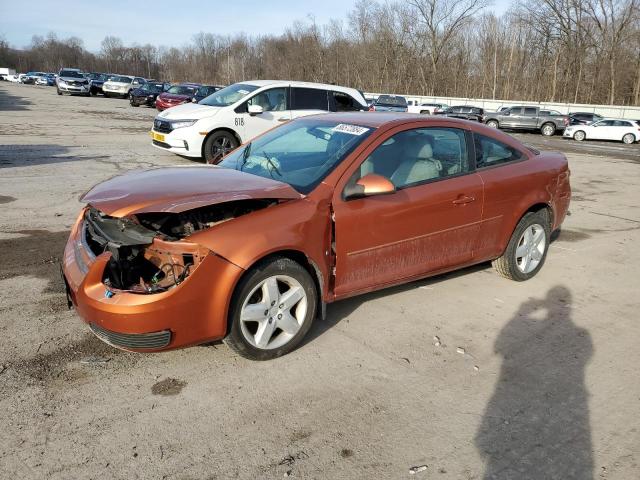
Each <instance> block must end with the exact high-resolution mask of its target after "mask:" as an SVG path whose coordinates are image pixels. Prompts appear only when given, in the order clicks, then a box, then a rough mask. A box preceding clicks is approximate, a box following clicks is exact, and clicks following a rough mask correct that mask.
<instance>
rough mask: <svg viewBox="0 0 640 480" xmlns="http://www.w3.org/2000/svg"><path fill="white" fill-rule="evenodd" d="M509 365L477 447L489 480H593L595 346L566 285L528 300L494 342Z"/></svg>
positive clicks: (503, 366)
mask: <svg viewBox="0 0 640 480" xmlns="http://www.w3.org/2000/svg"><path fill="white" fill-rule="evenodd" d="M495 351H496V353H498V354H500V355H502V357H504V360H503V362H502V368H501V371H500V377H499V379H498V383H497V385H496V389H495V392H494V394H493V396H492V397H491V400H490V401H489V404H488V405H487V408H486V411H485V413H484V417H483V419H482V423H481V426H480V429H479V431H478V433H477V435H476V438H475V442H476V446H477V448H478V449H479V451H480V453H481V455H482V456H483V457H484V458H485V460H486V469H485V473H484V477H483V478H484V479H485V480H490V479H491V480H526V479H536V480H551V479H558V480H570V479H572V480H589V479H593V456H592V447H591V431H590V424H589V407H588V392H587V389H586V387H585V384H584V377H585V367H586V365H587V362H588V361H589V358H590V357H591V354H592V352H593V347H592V344H591V338H590V335H589V333H588V332H587V330H585V329H583V328H580V327H578V326H576V325H575V324H574V323H573V320H572V318H571V292H570V291H569V290H568V289H567V288H566V287H564V286H556V287H554V288H552V289H551V290H549V292H548V293H547V296H546V298H544V299H542V300H541V299H530V300H528V301H527V302H525V303H523V304H522V305H521V306H520V309H519V310H518V312H517V313H516V315H515V316H514V317H513V318H512V319H511V320H510V321H509V323H508V324H507V325H506V326H505V327H504V328H503V329H502V331H501V332H500V335H499V336H498V339H497V340H496V343H495Z"/></svg>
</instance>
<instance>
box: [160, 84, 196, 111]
mask: <svg viewBox="0 0 640 480" xmlns="http://www.w3.org/2000/svg"><path fill="white" fill-rule="evenodd" d="M200 87H201V85H200V84H199V83H181V84H180V85H174V86H173V87H171V88H169V90H167V91H166V92H164V93H161V94H160V95H158V98H156V108H157V109H158V111H160V112H161V111H163V110H166V109H167V108H171V107H175V106H176V105H182V104H183V103H188V102H190V101H191V99H192V98H194V97H195V96H196V93H197V92H198V89H199V88H200Z"/></svg>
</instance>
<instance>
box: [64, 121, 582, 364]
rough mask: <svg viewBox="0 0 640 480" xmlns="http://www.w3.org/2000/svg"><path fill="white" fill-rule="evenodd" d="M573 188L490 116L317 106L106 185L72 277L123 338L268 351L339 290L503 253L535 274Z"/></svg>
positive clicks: (82, 230)
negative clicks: (203, 155) (232, 142)
mask: <svg viewBox="0 0 640 480" xmlns="http://www.w3.org/2000/svg"><path fill="white" fill-rule="evenodd" d="M570 197H571V188H570V184H569V167H568V164H567V159H566V158H565V157H564V155H562V154H561V153H556V152H545V153H541V152H538V151H536V150H533V149H531V148H528V147H526V146H525V145H523V144H522V143H520V142H519V141H518V140H516V139H515V138H513V137H510V136H508V135H506V134H504V133H502V132H500V131H497V130H495V129H491V128H489V127H487V126H485V125H482V124H480V123H478V122H469V121H466V120H459V119H452V118H447V117H432V116H424V115H409V114H406V113H377V114H371V113H335V114H326V115H315V116H309V117H303V118H299V119H296V120H293V121H291V122H288V123H286V124H284V125H282V126H280V127H278V128H275V129H273V130H270V131H268V132H266V133H264V134H263V135H261V136H259V137H257V138H254V139H253V140H252V141H251V142H250V143H247V144H245V145H243V146H241V147H239V148H237V149H236V150H235V151H233V152H231V153H230V154H229V155H227V156H226V157H225V158H223V159H222V161H221V162H220V163H219V165H217V166H216V165H199V166H189V167H170V168H156V169H151V170H146V171H138V172H131V173H127V174H125V175H122V176H119V177H114V178H111V179H110V180H107V181H105V182H103V183H101V184H99V185H97V186H95V187H94V188H93V189H92V190H90V191H89V192H88V193H87V194H85V195H84V197H83V198H82V200H83V201H84V202H86V204H87V206H86V207H85V208H84V209H83V210H82V212H81V213H80V215H79V216H78V219H77V221H76V223H75V225H74V226H73V228H72V231H71V236H70V238H69V241H68V243H67V246H66V248H65V253H64V261H63V272H64V277H65V282H66V286H67V293H68V298H69V301H70V303H72V304H73V305H75V307H76V309H77V312H78V314H79V315H80V317H82V319H83V320H84V321H85V322H86V323H87V324H89V327H90V328H91V330H92V331H93V332H94V333H95V334H96V335H97V336H98V337H99V338H101V339H103V340H104V341H106V342H107V343H110V344H112V345H114V346H116V347H119V348H123V349H127V350H134V351H140V352H143V351H158V350H165V349H171V348H177V347H185V346H188V345H195V344H199V343H204V342H208V341H212V340H216V339H222V338H223V339H224V340H225V342H226V343H227V344H228V345H229V346H231V347H232V348H233V349H234V350H236V351H237V352H239V353H240V354H241V355H244V356H246V357H248V358H252V359H260V360H264V359H268V358H274V357H277V356H279V355H283V354H285V353H287V352H289V351H290V350H292V349H293V348H295V347H296V345H298V344H299V343H300V342H301V341H302V339H303V338H304V336H305V334H306V333H307V332H308V331H309V328H310V327H311V324H312V322H313V321H314V319H315V318H316V317H317V316H319V317H323V316H324V314H325V311H326V305H327V304H328V303H331V302H334V301H336V300H341V299H343V298H347V297H351V296H353V295H358V294H362V293H365V292H370V291H373V290H379V289H382V288H386V287H389V286H392V285H397V284H401V283H405V282H410V281H412V280H416V279H418V278H423V277H427V276H430V275H436V274H439V273H443V272H448V271H451V270H456V269H459V268H462V267H465V266H469V265H473V264H477V263H482V262H486V261H489V260H491V261H493V263H494V265H495V267H496V270H497V271H498V273H499V274H500V275H502V276H504V277H507V278H510V279H512V280H516V281H524V280H528V279H530V278H531V277H533V276H534V275H536V274H537V273H538V272H539V271H540V269H541V268H542V266H543V264H544V262H545V259H546V256H547V250H548V248H549V243H550V239H551V233H552V232H553V231H554V230H557V229H558V228H560V225H561V224H562V222H563V220H564V218H565V215H566V213H567V209H568V207H569V201H570ZM462 294H463V293H462ZM522 294H523V295H527V291H526V290H523V292H522ZM438 308H439V306H438V304H437V303H435V304H434V305H433V309H434V310H437V309H438Z"/></svg>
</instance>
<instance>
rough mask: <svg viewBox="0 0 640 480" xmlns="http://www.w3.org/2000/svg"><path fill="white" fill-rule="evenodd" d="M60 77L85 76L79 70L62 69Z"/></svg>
mask: <svg viewBox="0 0 640 480" xmlns="http://www.w3.org/2000/svg"><path fill="white" fill-rule="evenodd" d="M59 76H60V77H69V78H84V77H83V76H82V74H81V73H80V72H78V71H77V70H62V71H60V75H59Z"/></svg>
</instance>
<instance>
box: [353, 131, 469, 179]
mask: <svg viewBox="0 0 640 480" xmlns="http://www.w3.org/2000/svg"><path fill="white" fill-rule="evenodd" d="M468 158H469V157H468V155H467V143H466V140H465V132H464V130H460V129H457V128H439V127H438V128H436V127H434V128H418V129H414V130H405V131H403V132H400V133H397V134H395V135H393V136H392V137H390V138H388V139H387V140H385V141H384V142H382V144H380V145H379V146H378V147H377V148H376V149H375V150H374V151H373V152H372V153H371V155H369V156H368V157H367V158H366V159H365V160H364V162H362V164H361V165H360V167H359V169H358V170H356V172H355V173H354V175H353V177H352V179H351V181H352V182H355V181H357V180H358V179H359V178H362V177H364V176H365V175H368V174H370V173H375V174H378V175H382V176H384V177H386V178H388V179H390V180H391V181H392V182H393V184H394V185H395V186H396V188H398V189H402V188H405V187H411V186H413V185H418V184H421V183H424V182H429V181H435V180H439V179H443V178H447V177H451V176H454V175H458V174H461V173H465V172H467V171H469V162H468Z"/></svg>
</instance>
